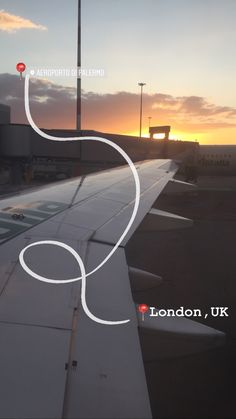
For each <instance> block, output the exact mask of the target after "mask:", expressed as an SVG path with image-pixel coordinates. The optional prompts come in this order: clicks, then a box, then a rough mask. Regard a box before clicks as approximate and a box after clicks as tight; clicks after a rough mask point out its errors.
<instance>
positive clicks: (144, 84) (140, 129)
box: [138, 82, 146, 138]
mask: <svg viewBox="0 0 236 419" xmlns="http://www.w3.org/2000/svg"><path fill="white" fill-rule="evenodd" d="M138 85H139V86H140V88H141V92H140V119H139V138H141V137H142V118H143V86H146V83H141V82H140V83H138Z"/></svg>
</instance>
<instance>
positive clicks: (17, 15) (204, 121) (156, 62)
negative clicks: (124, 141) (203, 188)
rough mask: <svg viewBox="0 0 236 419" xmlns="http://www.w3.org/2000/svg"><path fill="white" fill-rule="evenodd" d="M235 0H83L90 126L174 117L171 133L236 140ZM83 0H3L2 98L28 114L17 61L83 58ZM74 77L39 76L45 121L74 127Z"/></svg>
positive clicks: (85, 123)
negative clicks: (99, 73)
mask: <svg viewBox="0 0 236 419" xmlns="http://www.w3.org/2000/svg"><path fill="white" fill-rule="evenodd" d="M235 21H236V1H235V0H82V67H83V68H101V69H104V71H105V76H104V77H93V78H91V77H90V78H89V77H87V78H86V77H85V78H83V79H82V89H83V101H82V128H83V129H94V130H99V131H104V132H113V133H130V134H138V129H139V94H140V88H139V87H138V85H137V83H138V82H139V81H143V82H145V83H147V85H146V86H145V87H144V96H143V106H144V109H143V134H144V135H145V134H147V131H148V116H151V117H152V120H151V125H166V124H168V125H171V127H172V137H173V138H178V139H191V140H195V139H197V140H198V141H200V143H202V144H206V143H210V144H236V97H235V88H234V83H235V80H234V79H235V74H236V55H235V45H236V25H235ZM76 24H77V0H66V1H65V0H64V1H62V0H50V1H48V0H41V1H36V0H0V38H1V73H0V102H1V103H6V104H9V105H10V106H11V107H12V122H18V123H25V122H26V119H25V115H24V108H23V82H21V81H20V80H19V76H18V75H17V72H16V70H15V65H16V63H17V62H19V61H23V62H25V63H26V65H27V66H28V67H34V68H36V67H39V68H42V67H44V68H47V67H49V68H71V67H75V66H76V42H77V33H76ZM75 87H76V80H75V79H73V78H66V77H64V78H51V79H49V78H47V80H45V79H44V80H37V79H34V81H32V83H31V104H32V113H33V116H34V119H35V120H36V121H37V123H38V124H39V125H40V126H41V127H45V128H46V127H49V128H74V127H75V97H76V89H75Z"/></svg>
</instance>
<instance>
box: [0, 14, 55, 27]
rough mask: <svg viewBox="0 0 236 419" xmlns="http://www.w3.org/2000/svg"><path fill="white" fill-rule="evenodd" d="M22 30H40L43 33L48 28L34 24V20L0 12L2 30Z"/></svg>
mask: <svg viewBox="0 0 236 419" xmlns="http://www.w3.org/2000/svg"><path fill="white" fill-rule="evenodd" d="M20 29H39V30H42V31H43V30H46V29H47V28H46V27H45V26H42V25H38V24H36V23H34V22H32V20H29V19H24V18H23V17H20V16H16V15H12V14H10V13H7V12H5V10H0V30H2V31H4V32H16V31H17V30H20Z"/></svg>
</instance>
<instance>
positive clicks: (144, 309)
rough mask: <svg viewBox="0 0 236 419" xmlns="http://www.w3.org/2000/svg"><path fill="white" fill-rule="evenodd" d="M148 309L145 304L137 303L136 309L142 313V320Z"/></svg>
mask: <svg viewBox="0 0 236 419" xmlns="http://www.w3.org/2000/svg"><path fill="white" fill-rule="evenodd" d="M148 310H149V307H148V306H147V304H139V305H138V311H139V312H140V313H141V314H142V321H144V314H145V313H146V312H147V311H148Z"/></svg>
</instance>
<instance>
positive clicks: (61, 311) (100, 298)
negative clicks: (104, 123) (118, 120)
mask: <svg viewBox="0 0 236 419" xmlns="http://www.w3.org/2000/svg"><path fill="white" fill-rule="evenodd" d="M136 168H137V170H138V174H139V177H140V183H141V201H140V207H139V210H138V214H137V217H136V219H135V222H134V224H133V226H132V228H131V230H130V231H129V233H128V235H127V236H126V238H125V240H124V242H123V243H122V244H121V246H120V247H119V248H118V249H117V251H116V252H115V254H114V255H113V256H112V258H111V259H109V261H108V262H107V263H106V264H105V265H104V266H103V267H102V268H101V269H99V270H98V271H96V272H95V273H94V274H93V275H91V276H90V277H89V278H88V280H87V292H86V295H87V303H88V306H89V307H90V310H91V311H92V312H93V313H94V314H95V315H96V316H98V317H100V318H104V319H107V320H114V321H116V320H125V319H130V321H129V322H128V323H126V324H121V325H115V326H106V325H101V324H98V323H95V322H93V321H92V320H91V319H90V318H88V317H87V316H86V314H85V313H84V311H83V310H82V307H81V301H80V291H81V290H80V287H81V281H77V282H73V283H69V284H60V285H54V284H46V283H43V282H40V281H37V280H36V279H34V278H32V277H30V276H29V275H28V274H27V273H26V272H25V271H24V270H23V269H22V267H21V265H20V263H19V253H20V251H21V250H22V249H23V248H24V247H25V246H27V245H29V244H31V243H34V242H36V241H41V240H56V241H61V242H63V243H65V244H67V245H69V246H71V247H72V248H73V249H75V250H76V252H77V253H78V254H79V255H80V256H81V258H82V260H83V261H84V264H85V267H86V272H88V271H90V270H92V269H94V268H95V267H96V266H97V265H98V264H99V263H101V261H102V260H103V259H104V258H105V257H106V255H107V254H108V253H109V252H110V250H111V249H112V247H113V246H114V244H115V243H116V242H117V240H118V238H119V237H120V236H121V234H122V231H123V230H124V229H125V227H126V225H127V223H128V220H129V217H130V215H131V212H132V209H133V204H134V191H135V190H134V181H133V179H132V176H131V174H130V171H129V169H128V168H126V167H121V168H116V169H112V170H109V171H105V172H101V173H100V174H92V175H89V176H84V177H81V178H77V179H73V180H69V181H65V182H60V183H57V184H53V185H49V186H46V187H43V188H39V189H36V190H34V191H31V192H29V193H21V194H19V195H17V196H14V197H11V198H7V199H3V200H2V201H0V244H1V246H0V273H1V275H0V339H1V345H0V371H1V374H0V390H1V391H0V417H1V418H62V417H63V418H126V419H127V418H132V419H133V418H150V417H151V409H150V402H149V397H148V390H147V385H146V379H145V372H144V366H143V360H142V353H141V349H140V342H139V334H138V324H139V323H138V318H137V311H136V308H135V305H134V303H133V298H132V294H131V287H130V281H129V278H131V277H132V281H134V282H135V281H136V283H137V284H139V285H140V281H141V282H142V280H143V277H142V275H144V277H145V273H143V272H142V271H138V270H137V271H135V269H130V268H129V267H128V265H127V262H126V258H125V249H124V246H125V244H126V242H127V241H128V239H129V238H130V237H131V235H132V234H133V232H134V231H135V229H136V228H137V227H138V226H139V225H140V224H141V225H142V227H143V228H145V229H154V230H155V228H156V229H158V228H160V227H161V226H163V225H166V228H168V226H169V227H170V228H175V226H179V227H185V226H188V225H189V224H190V223H191V221H190V220H187V219H185V218H183V217H179V216H170V214H167V213H164V212H163V211H158V210H156V209H152V206H153V203H154V202H155V201H156V199H157V197H158V195H159V194H160V193H161V191H162V190H163V189H164V188H165V187H166V185H167V184H168V185H170V183H169V181H171V179H172V178H173V176H174V174H175V173H176V171H177V169H178V168H177V165H176V164H175V163H174V162H173V161H171V160H152V161H147V162H142V163H139V164H137V165H136ZM174 182H175V181H174ZM180 186H181V185H180ZM172 187H173V184H172ZM182 187H187V186H186V184H183V185H182ZM25 260H26V262H27V264H28V266H30V269H32V270H33V271H34V272H37V273H38V274H39V275H42V276H45V277H48V278H55V279H57V280H58V279H59V280H63V279H68V278H74V277H78V275H80V269H79V266H78V264H77V262H76V260H75V259H74V258H73V257H72V256H71V254H69V253H68V252H67V251H66V250H65V249H62V248H59V247H56V246H50V245H49V244H45V245H41V246H37V247H32V248H30V249H29V250H28V251H27V253H26V254H25ZM146 278H147V282H149V279H150V277H148V276H146ZM153 280H154V281H155V277H154V276H152V278H151V281H153ZM148 327H149V328H150V325H149V326H148ZM181 328H182V329H181V333H182V335H183V334H184V333H183V326H181ZM162 329H163V325H162ZM162 331H163V330H162ZM171 332H173V330H171ZM186 333H189V331H187V332H186ZM185 338H186V334H185ZM214 338H215V334H214Z"/></svg>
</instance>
